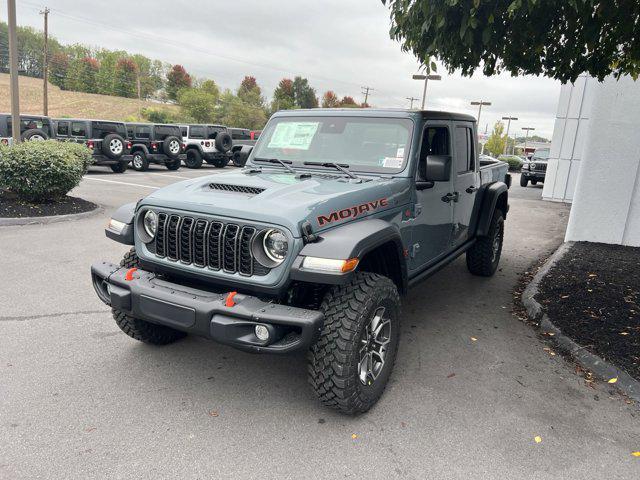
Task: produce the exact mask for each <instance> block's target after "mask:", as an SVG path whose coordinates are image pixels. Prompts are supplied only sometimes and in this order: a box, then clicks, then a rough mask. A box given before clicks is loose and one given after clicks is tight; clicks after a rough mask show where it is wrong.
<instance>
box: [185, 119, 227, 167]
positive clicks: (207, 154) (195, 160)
mask: <svg viewBox="0 0 640 480" xmlns="http://www.w3.org/2000/svg"><path fill="white" fill-rule="evenodd" d="M180 130H181V134H182V141H183V143H184V148H185V153H186V158H185V160H184V164H185V165H186V166H187V167H188V168H200V167H201V166H202V161H203V160H204V161H205V162H207V163H210V164H211V165H213V166H214V167H217V168H223V167H225V166H226V165H227V164H228V163H229V159H230V158H231V147H232V146H233V140H232V139H231V135H229V132H228V131H227V127H225V126H223V125H180Z"/></svg>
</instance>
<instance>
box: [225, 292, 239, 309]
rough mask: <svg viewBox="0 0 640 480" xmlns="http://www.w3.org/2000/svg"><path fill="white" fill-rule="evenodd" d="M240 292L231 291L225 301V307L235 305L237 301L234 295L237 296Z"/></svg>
mask: <svg viewBox="0 0 640 480" xmlns="http://www.w3.org/2000/svg"><path fill="white" fill-rule="evenodd" d="M237 294H238V292H229V294H228V295H227V299H226V300H225V302H224V306H225V307H233V306H234V305H235V304H236V302H234V301H233V297H235V296H236V295H237Z"/></svg>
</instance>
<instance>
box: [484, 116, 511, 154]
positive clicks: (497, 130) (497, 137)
mask: <svg viewBox="0 0 640 480" xmlns="http://www.w3.org/2000/svg"><path fill="white" fill-rule="evenodd" d="M506 144H507V136H506V135H505V134H504V123H502V122H500V121H498V122H496V124H495V125H494V126H493V131H492V132H491V136H490V137H489V138H488V139H487V143H485V144H484V150H485V151H486V152H489V154H491V156H493V157H497V156H498V155H502V152H504V147H505V146H506Z"/></svg>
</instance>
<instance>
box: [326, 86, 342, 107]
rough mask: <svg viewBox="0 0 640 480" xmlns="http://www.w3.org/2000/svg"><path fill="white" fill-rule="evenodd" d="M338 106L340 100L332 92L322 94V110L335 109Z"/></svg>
mask: <svg viewBox="0 0 640 480" xmlns="http://www.w3.org/2000/svg"><path fill="white" fill-rule="evenodd" d="M339 106H340V100H338V96H337V95H336V94H335V92H334V91H333V90H328V91H326V92H324V95H323V96H322V108H336V107H339Z"/></svg>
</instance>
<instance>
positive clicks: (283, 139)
mask: <svg viewBox="0 0 640 480" xmlns="http://www.w3.org/2000/svg"><path fill="white" fill-rule="evenodd" d="M319 125H320V123H319V122H280V123H278V125H276V129H275V131H274V132H273V135H272V136H271V141H270V142H269V145H268V148H293V149H297V150H309V146H310V145H311V141H312V140H313V137H314V136H315V134H316V132H317V131H318V126H319Z"/></svg>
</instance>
